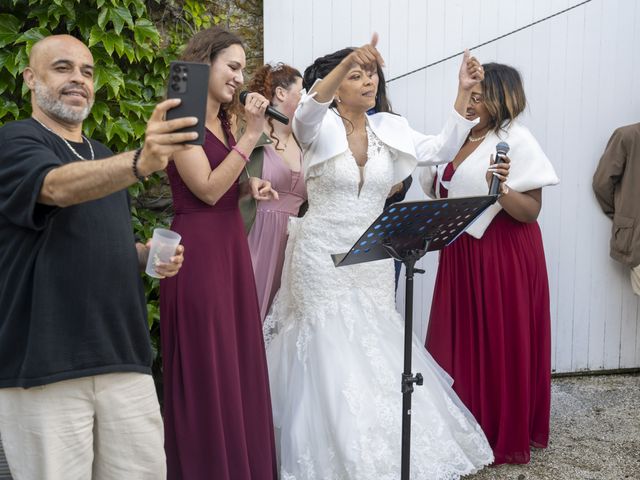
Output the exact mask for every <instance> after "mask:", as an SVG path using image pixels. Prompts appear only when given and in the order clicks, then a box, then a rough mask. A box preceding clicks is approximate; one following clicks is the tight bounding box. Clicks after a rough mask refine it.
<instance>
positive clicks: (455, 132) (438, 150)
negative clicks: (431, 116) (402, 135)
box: [411, 110, 479, 166]
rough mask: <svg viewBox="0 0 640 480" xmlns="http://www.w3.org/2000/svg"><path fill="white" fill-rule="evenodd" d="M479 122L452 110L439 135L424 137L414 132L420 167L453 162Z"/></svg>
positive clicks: (412, 132)
mask: <svg viewBox="0 0 640 480" xmlns="http://www.w3.org/2000/svg"><path fill="white" fill-rule="evenodd" d="M478 122H479V119H475V120H467V119H466V118H464V117H463V116H461V115H460V114H459V113H458V112H456V111H455V110H452V111H451V113H450V114H449V117H448V118H447V121H446V122H445V124H444V126H443V127H442V131H441V132H440V133H439V134H437V135H424V134H422V133H419V132H416V131H415V130H412V131H411V134H412V137H413V143H414V145H415V149H416V157H417V158H418V166H425V165H437V164H440V163H448V162H450V161H451V160H453V158H454V157H455V156H456V154H457V153H458V151H459V150H460V148H461V147H462V144H463V143H464V141H465V140H466V138H467V136H468V135H469V130H471V128H472V127H473V126H474V125H476V124H477V123H478Z"/></svg>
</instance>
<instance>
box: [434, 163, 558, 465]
mask: <svg viewBox="0 0 640 480" xmlns="http://www.w3.org/2000/svg"><path fill="white" fill-rule="evenodd" d="M454 173H455V170H454V169H453V164H451V163H450V164H449V165H447V168H446V169H445V171H444V175H443V180H445V181H447V180H450V179H451V177H452V176H453V175H454ZM440 196H441V197H442V198H444V197H446V196H447V190H446V189H444V188H441V189H440ZM426 347H427V350H429V353H431V355H432V356H433V358H434V359H435V360H436V361H437V362H438V363H439V364H440V366H442V368H444V369H445V370H446V371H447V372H448V373H449V374H450V375H451V376H452V377H453V389H454V390H455V391H456V393H457V394H458V395H459V397H460V399H461V400H462V401H463V402H464V404H465V405H466V406H467V407H468V408H469V410H470V411H471V413H473V415H474V417H476V420H477V421H478V423H479V424H480V426H481V427H482V430H483V431H484V433H485V434H486V436H487V440H489V444H490V445H491V447H492V448H493V453H494V457H495V464H501V463H528V462H529V458H530V445H531V446H535V447H546V446H547V444H548V442H549V414H550V407H551V314H550V308H549V284H548V278H547V267H546V264H545V257H544V249H543V245H542V235H541V233H540V227H539V226H538V223H537V222H533V223H522V222H519V221H517V220H515V219H514V218H513V217H511V216H510V215H509V214H508V213H506V212H505V211H504V210H502V211H501V212H500V213H498V215H496V217H495V218H494V219H493V221H492V222H491V224H490V225H489V227H488V228H487V230H486V231H485V233H484V235H483V236H482V238H480V239H476V238H473V237H471V236H470V235H467V234H463V235H461V236H460V238H458V239H457V240H456V241H455V242H453V243H452V244H451V245H449V246H448V247H446V248H444V249H443V250H442V251H441V252H440V263H439V265H438V274H437V277H436V285H435V290H434V292H433V302H432V305H431V315H430V318H429V327H428V330H427V340H426Z"/></svg>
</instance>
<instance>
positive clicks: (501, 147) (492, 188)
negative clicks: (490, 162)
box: [489, 142, 509, 195]
mask: <svg viewBox="0 0 640 480" xmlns="http://www.w3.org/2000/svg"><path fill="white" fill-rule="evenodd" d="M507 153H509V144H508V143H507V142H500V143H498V144H497V145H496V161H495V163H494V165H497V164H498V163H502V162H503V160H502V157H504V156H505V155H506V154H507ZM499 190H500V179H499V178H498V177H496V176H495V174H494V175H493V176H492V177H491V185H489V195H497V194H498V191H499Z"/></svg>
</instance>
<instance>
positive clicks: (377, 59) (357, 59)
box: [345, 32, 384, 70]
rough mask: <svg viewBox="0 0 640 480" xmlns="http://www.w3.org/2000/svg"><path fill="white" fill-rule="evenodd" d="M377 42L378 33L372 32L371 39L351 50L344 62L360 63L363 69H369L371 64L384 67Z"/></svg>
mask: <svg viewBox="0 0 640 480" xmlns="http://www.w3.org/2000/svg"><path fill="white" fill-rule="evenodd" d="M377 44H378V34H377V33H376V32H373V35H372V36H371V41H370V42H369V43H367V44H365V45H363V46H361V47H359V48H356V49H355V50H354V51H353V52H351V53H350V54H349V55H348V56H347V57H346V58H345V62H348V63H349V64H350V65H351V64H354V63H355V64H356V65H360V66H361V67H362V68H363V69H367V70H368V69H370V68H371V67H372V66H375V65H376V64H377V65H380V66H381V67H384V59H383V58H382V55H380V52H378V49H377V48H376V45H377Z"/></svg>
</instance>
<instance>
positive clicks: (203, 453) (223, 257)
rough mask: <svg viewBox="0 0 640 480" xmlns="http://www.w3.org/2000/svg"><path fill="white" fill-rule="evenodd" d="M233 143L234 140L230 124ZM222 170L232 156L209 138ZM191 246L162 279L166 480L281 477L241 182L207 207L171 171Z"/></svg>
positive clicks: (178, 226)
mask: <svg viewBox="0 0 640 480" xmlns="http://www.w3.org/2000/svg"><path fill="white" fill-rule="evenodd" d="M225 127H226V128H225V130H226V135H227V139H228V142H229V145H234V144H235V140H234V138H233V136H232V134H231V132H230V131H229V128H228V126H227V125H225ZM204 151H205V153H206V154H207V157H208V158H209V162H210V164H211V168H216V167H217V166H218V165H219V164H220V163H221V162H222V160H224V158H225V157H226V156H227V155H228V153H229V149H228V148H227V147H226V146H225V145H224V144H223V143H222V142H221V141H220V140H219V139H217V138H216V137H215V136H214V135H213V134H212V133H211V132H209V131H207V132H206V138H205V144H204ZM167 173H168V175H169V180H170V182H171V190H172V192H173V202H174V209H175V217H174V220H173V224H172V225H171V229H172V230H175V231H176V232H178V233H180V234H181V235H182V244H183V245H184V247H185V253H184V264H183V266H182V269H181V270H180V273H179V274H178V275H177V276H175V277H173V278H169V279H165V280H162V281H161V282H160V312H161V323H160V326H161V336H162V355H163V369H164V370H163V378H164V422H165V449H166V454H167V466H168V479H169V480H178V479H181V480H199V479H202V480H205V479H206V480H210V479H215V480H263V479H264V480H274V479H276V478H277V469H276V459H275V458H276V456H275V442H274V436H273V435H274V433H273V420H272V416H271V399H270V394H269V380H268V376H267V364H266V359H265V350H264V343H263V337H262V322H261V320H260V310H259V307H258V300H257V296H256V287H255V282H254V277H253V269H252V266H251V256H250V254H249V248H248V246H247V237H246V234H245V231H244V227H243V223H242V219H241V217H240V212H239V210H238V183H237V181H236V183H234V184H233V185H232V186H231V188H230V189H229V190H228V191H227V192H226V193H225V194H224V196H223V197H222V198H221V199H220V200H219V201H218V202H217V203H216V204H215V205H214V206H210V205H207V204H205V203H204V202H202V201H200V200H199V199H198V198H197V197H196V196H195V195H193V194H192V193H191V191H190V190H189V189H188V188H187V186H186V185H185V184H184V183H183V181H182V179H181V178H180V176H179V174H178V172H177V170H176V168H175V166H174V165H173V164H172V163H170V164H169V166H168V168H167Z"/></svg>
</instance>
